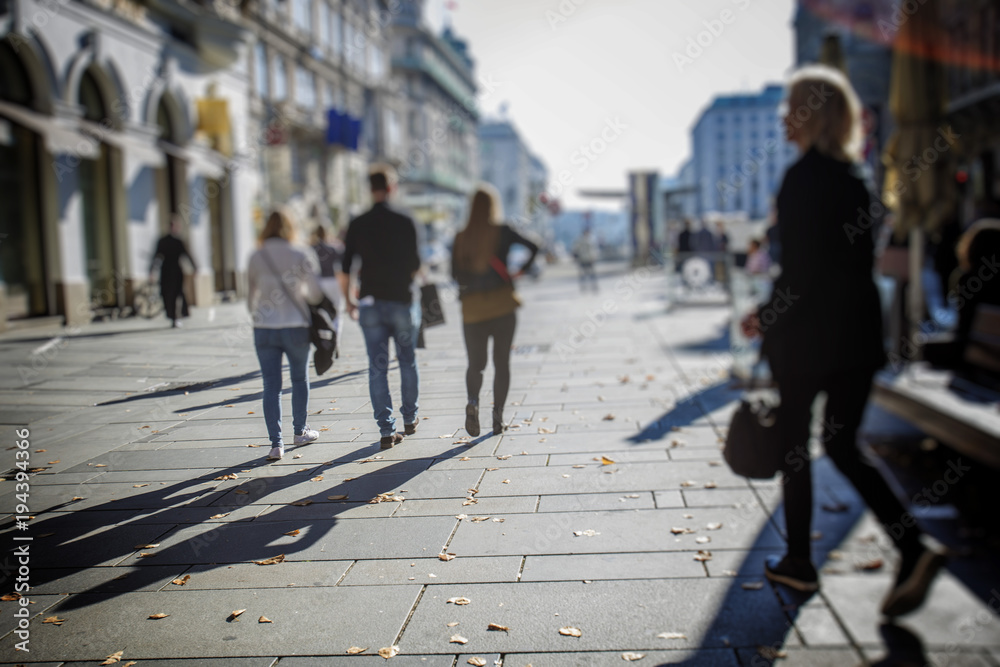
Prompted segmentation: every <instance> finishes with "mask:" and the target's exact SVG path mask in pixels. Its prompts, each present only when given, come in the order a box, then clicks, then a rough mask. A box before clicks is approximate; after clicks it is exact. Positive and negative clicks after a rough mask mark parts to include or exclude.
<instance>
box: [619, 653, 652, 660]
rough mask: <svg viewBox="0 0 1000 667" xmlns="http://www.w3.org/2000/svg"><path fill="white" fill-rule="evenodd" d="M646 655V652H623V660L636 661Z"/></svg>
mask: <svg viewBox="0 0 1000 667" xmlns="http://www.w3.org/2000/svg"><path fill="white" fill-rule="evenodd" d="M645 657H646V654H645V653H629V652H628V651H626V652H625V653H622V660H625V661H627V662H635V661H636V660H642V659H643V658H645Z"/></svg>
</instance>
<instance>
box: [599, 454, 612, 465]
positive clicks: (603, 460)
mask: <svg viewBox="0 0 1000 667" xmlns="http://www.w3.org/2000/svg"><path fill="white" fill-rule="evenodd" d="M614 463H615V462H614V461H613V460H612V459H609V458H608V457H607V456H602V457H601V465H602V466H610V465H614Z"/></svg>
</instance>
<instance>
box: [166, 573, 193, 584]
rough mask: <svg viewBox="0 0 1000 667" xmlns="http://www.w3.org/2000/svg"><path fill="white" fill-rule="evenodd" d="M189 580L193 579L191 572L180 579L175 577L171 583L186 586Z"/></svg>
mask: <svg viewBox="0 0 1000 667" xmlns="http://www.w3.org/2000/svg"><path fill="white" fill-rule="evenodd" d="M189 581H191V575H190V574H185V575H184V576H183V577H181V578H180V579H174V580H173V581H171V582H170V583H172V584H174V585H175V586H184V585H185V584H187V582H189Z"/></svg>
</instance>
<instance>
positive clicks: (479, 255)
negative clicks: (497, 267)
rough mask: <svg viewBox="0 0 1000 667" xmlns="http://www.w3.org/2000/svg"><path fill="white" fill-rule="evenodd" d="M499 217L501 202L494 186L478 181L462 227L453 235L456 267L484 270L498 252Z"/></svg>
mask: <svg viewBox="0 0 1000 667" xmlns="http://www.w3.org/2000/svg"><path fill="white" fill-rule="evenodd" d="M502 219H503V205H502V204H501V203H500V194H499V193H498V192H497V189H496V188H495V187H493V186H492V185H490V184H489V183H482V184H480V185H479V187H477V188H476V192H475V193H474V194H473V195H472V200H471V202H470V203H469V218H468V221H467V222H466V223H465V229H463V230H462V231H460V232H459V233H458V234H456V235H455V243H454V245H453V246H452V256H453V261H454V262H455V267H456V268H457V269H459V270H461V271H471V272H474V273H483V272H484V271H486V270H487V268H489V265H490V259H491V258H492V257H493V255H494V254H496V251H497V243H498V242H499V239H500V221H501V220H502Z"/></svg>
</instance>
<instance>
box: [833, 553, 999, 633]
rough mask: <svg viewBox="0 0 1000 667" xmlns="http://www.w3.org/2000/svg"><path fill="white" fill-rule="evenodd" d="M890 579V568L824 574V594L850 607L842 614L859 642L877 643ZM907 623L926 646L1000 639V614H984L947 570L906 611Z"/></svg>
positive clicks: (841, 606)
mask: <svg viewBox="0 0 1000 667" xmlns="http://www.w3.org/2000/svg"><path fill="white" fill-rule="evenodd" d="M891 583H892V575H891V574H890V573H884V574H882V573H880V574H875V575H868V574H853V573H852V574H842V575H834V576H827V577H824V579H823V595H824V596H825V597H826V598H827V599H828V600H829V601H830V604H831V605H833V607H834V608H835V609H851V613H850V614H846V615H844V616H843V617H842V620H843V622H844V624H845V625H846V626H847V629H848V631H849V632H850V633H851V636H852V637H854V638H855V639H856V640H857V641H858V642H859V643H862V644H875V645H878V644H880V643H881V641H880V640H881V637H880V636H879V634H878V628H879V620H880V619H879V614H878V609H879V607H880V606H881V603H882V598H883V597H885V594H886V592H887V591H888V590H889V587H890V585H891ZM958 610H966V611H964V612H963V611H958ZM905 626H906V627H907V628H910V629H911V630H912V631H913V632H915V633H917V634H918V635H919V636H920V637H921V638H922V639H923V642H924V645H925V646H926V647H928V650H932V649H933V648H935V647H941V648H944V647H948V646H950V645H959V646H962V647H984V648H985V647H993V646H996V645H997V644H998V643H1000V618H998V617H997V616H996V615H995V614H984V613H983V611H982V607H981V603H980V602H979V600H978V599H977V598H975V597H974V596H973V595H972V594H971V593H970V592H969V591H968V590H967V589H966V588H965V586H964V585H963V584H962V583H961V582H959V581H958V580H957V579H955V578H954V577H953V576H951V575H950V574H949V573H947V572H942V574H941V575H939V576H938V577H937V579H936V580H935V582H934V583H933V584H932V586H931V589H930V592H929V593H928V597H927V602H926V603H925V604H924V606H923V607H921V608H920V609H919V610H917V611H916V612H914V613H913V614H910V615H909V616H907V617H906V619H905Z"/></svg>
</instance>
